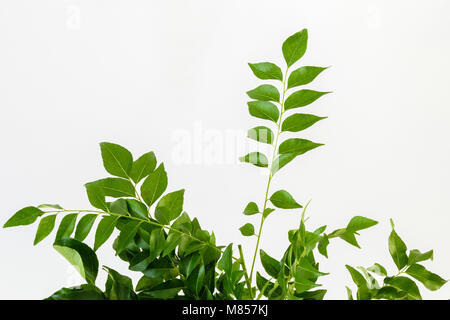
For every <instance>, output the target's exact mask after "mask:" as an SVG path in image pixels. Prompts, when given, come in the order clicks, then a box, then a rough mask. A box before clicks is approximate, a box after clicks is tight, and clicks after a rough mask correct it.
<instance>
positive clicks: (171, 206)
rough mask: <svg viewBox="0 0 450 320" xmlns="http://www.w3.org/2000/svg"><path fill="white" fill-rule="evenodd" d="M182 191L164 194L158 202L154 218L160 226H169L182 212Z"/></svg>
mask: <svg viewBox="0 0 450 320" xmlns="http://www.w3.org/2000/svg"><path fill="white" fill-rule="evenodd" d="M183 200H184V189H181V190H178V191H174V192H171V193H168V194H166V195H165V196H164V197H162V198H161V200H159V202H158V204H157V205H156V209H155V218H156V220H158V221H159V222H160V223H162V224H169V222H170V221H172V220H175V219H176V218H178V216H179V215H180V214H181V212H182V211H183Z"/></svg>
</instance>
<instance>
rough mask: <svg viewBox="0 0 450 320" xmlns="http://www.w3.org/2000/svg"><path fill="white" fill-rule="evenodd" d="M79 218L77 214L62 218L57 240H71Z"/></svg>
mask: <svg viewBox="0 0 450 320" xmlns="http://www.w3.org/2000/svg"><path fill="white" fill-rule="evenodd" d="M77 216H78V214H77V213H71V214H68V215H66V216H65V217H64V218H62V220H61V223H60V224H59V228H58V231H57V232H56V240H59V239H63V238H69V237H70V236H71V235H72V233H73V230H74V229H75V223H76V221H77Z"/></svg>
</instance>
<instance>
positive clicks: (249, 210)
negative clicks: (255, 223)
mask: <svg viewBox="0 0 450 320" xmlns="http://www.w3.org/2000/svg"><path fill="white" fill-rule="evenodd" d="M243 213H244V214H245V215H246V216H251V215H253V214H257V213H259V208H258V205H257V204H256V203H255V202H249V203H248V204H247V206H246V207H245V209H244V212H243Z"/></svg>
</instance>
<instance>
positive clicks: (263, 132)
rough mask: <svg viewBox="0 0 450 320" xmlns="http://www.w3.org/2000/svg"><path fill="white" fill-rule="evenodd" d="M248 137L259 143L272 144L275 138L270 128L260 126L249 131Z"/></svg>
mask: <svg viewBox="0 0 450 320" xmlns="http://www.w3.org/2000/svg"><path fill="white" fill-rule="evenodd" d="M247 137H248V138H250V139H253V140H256V141H258V142H262V143H267V144H272V142H273V139H274V137H275V136H274V134H273V132H272V130H270V129H269V128H267V127H264V126H259V127H255V128H252V129H250V130H248V133H247Z"/></svg>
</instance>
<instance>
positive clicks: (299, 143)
mask: <svg viewBox="0 0 450 320" xmlns="http://www.w3.org/2000/svg"><path fill="white" fill-rule="evenodd" d="M307 42H308V31H307V30H306V29H303V30H302V31H300V32H297V33H295V34H294V35H292V36H290V37H289V38H288V39H286V41H285V42H284V43H283V46H282V51H283V56H284V59H285V61H286V71H285V73H284V74H283V72H282V71H281V68H280V67H278V66H277V65H276V64H274V63H271V62H261V63H249V66H250V68H251V70H252V71H253V73H254V74H255V76H256V77H258V78H259V79H262V80H276V81H279V82H281V85H280V87H281V94H280V91H279V90H278V89H277V88H276V87H275V86H274V85H271V84H263V85H260V86H258V87H257V88H255V89H253V90H250V91H248V92H247V94H248V96H249V97H250V98H251V99H253V101H250V102H248V108H249V112H250V115H252V116H254V117H256V118H260V119H263V120H268V121H270V122H272V123H274V124H275V129H276V134H274V133H273V131H272V130H271V129H270V128H268V127H266V126H258V127H255V128H252V129H250V130H249V131H248V137H249V138H250V139H253V140H256V141H258V142H260V143H266V144H269V145H272V147H273V153H272V160H271V161H270V163H269V161H268V158H267V156H266V155H265V154H263V153H261V152H251V153H249V154H247V155H245V156H244V157H241V158H240V160H241V161H242V162H248V163H251V164H253V165H255V166H258V167H264V168H268V178H267V184H266V191H265V195H264V201H263V206H262V210H259V208H258V205H257V204H256V203H255V202H250V203H249V204H248V205H247V206H246V208H245V210H244V214H245V215H253V214H258V213H259V214H261V220H260V225H259V231H258V233H257V235H256V236H257V241H256V245H255V251H254V255H253V259H252V266H251V269H250V282H251V280H252V279H253V271H254V266H255V261H256V257H257V254H258V249H259V245H260V241H261V235H262V230H263V226H264V221H265V220H266V218H267V217H268V216H269V214H270V213H272V212H273V211H274V210H275V209H273V208H270V207H269V206H268V202H269V201H270V202H271V203H272V204H273V205H274V206H275V207H277V208H280V209H298V208H302V206H301V205H300V204H299V203H298V202H297V201H296V200H295V199H294V198H293V197H292V195H291V194H290V193H289V192H287V191H286V190H278V191H276V192H274V193H273V194H272V195H271V196H270V197H269V191H270V184H271V181H272V178H273V177H274V175H275V174H276V173H277V172H278V171H279V170H280V169H281V168H283V167H284V166H285V165H287V164H288V163H289V162H291V161H292V160H293V159H295V158H296V157H297V156H299V155H302V154H304V153H306V152H308V151H310V150H313V149H315V148H317V147H319V146H321V145H323V144H321V143H315V142H312V141H309V140H306V139H300V138H289V139H286V140H284V141H283V142H281V144H280V145H279V140H280V138H281V135H282V133H284V132H300V131H303V130H305V129H307V128H309V127H310V126H312V125H313V124H315V123H316V122H318V121H320V120H322V119H325V118H326V117H320V116H316V115H313V114H306V113H294V114H292V115H290V116H288V117H287V118H286V119H284V118H283V116H284V115H285V113H286V112H288V111H290V110H293V109H297V108H300V107H305V106H307V105H309V104H311V103H313V102H314V101H316V100H317V99H319V98H320V97H321V96H323V95H325V94H327V93H329V92H321V91H315V90H310V89H301V90H298V91H295V92H293V93H291V94H289V96H288V97H287V98H286V93H287V92H288V90H290V89H293V88H297V87H299V86H303V85H306V84H309V83H311V82H312V81H313V80H314V79H315V78H316V77H317V76H318V75H319V74H320V73H321V72H322V71H323V70H325V69H326V68H325V67H314V66H302V67H300V68H298V69H295V70H294V71H292V72H291V73H290V74H289V70H290V68H291V67H292V66H293V65H294V64H295V63H296V62H297V61H298V60H300V59H301V58H302V57H303V55H304V54H305V52H306V48H307ZM276 104H278V106H277V105H276ZM240 230H241V232H242V234H243V235H244V236H251V235H254V234H255V231H254V230H255V228H254V226H253V225H252V224H250V223H247V224H245V225H244V226H243V227H241V229H240Z"/></svg>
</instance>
